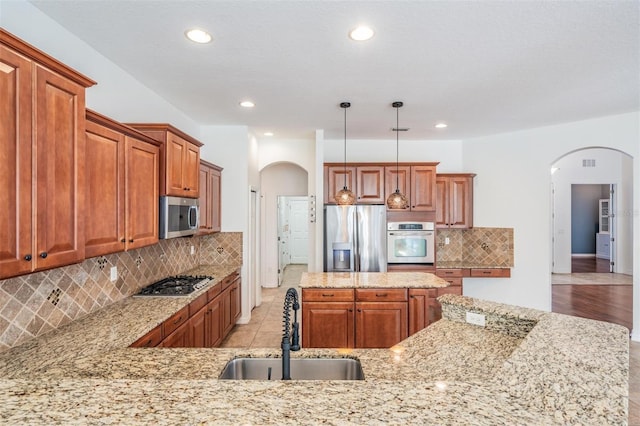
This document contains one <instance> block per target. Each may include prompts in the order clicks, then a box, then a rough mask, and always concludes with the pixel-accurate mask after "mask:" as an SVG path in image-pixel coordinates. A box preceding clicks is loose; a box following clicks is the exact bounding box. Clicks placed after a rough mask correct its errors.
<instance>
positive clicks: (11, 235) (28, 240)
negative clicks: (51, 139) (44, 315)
mask: <svg viewBox="0 0 640 426" xmlns="http://www.w3.org/2000/svg"><path fill="white" fill-rule="evenodd" d="M31 70H32V68H31V61H29V60H27V59H25V58H24V57H23V56H21V55H18V54H17V53H15V52H13V51H12V50H9V49H7V48H6V47H4V46H1V45H0V111H2V125H0V170H2V172H1V173H0V205H2V206H4V208H2V209H0V235H2V238H0V278H3V277H10V276H14V275H19V274H24V273H27V272H30V271H31V269H32V265H33V260H32V259H33V256H34V253H33V251H32V227H31V219H32V217H33V210H32V200H31V183H32V176H31V175H32V173H31V171H32V169H31V152H32V149H31V143H32V141H31V136H32V130H31V129H32V128H31V122H32V111H31V105H32V104H31V99H32V92H31ZM9 207H11V208H9Z"/></svg>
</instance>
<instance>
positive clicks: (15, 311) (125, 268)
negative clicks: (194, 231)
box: [0, 232, 242, 351]
mask: <svg viewBox="0 0 640 426" xmlns="http://www.w3.org/2000/svg"><path fill="white" fill-rule="evenodd" d="M191 246H193V247H194V254H191ZM201 264H205V265H229V264H233V265H241V264H242V233H241V232H221V233H217V234H213V235H207V236H202V237H190V238H174V239H169V240H160V241H159V242H158V243H157V244H154V245H152V246H147V247H142V248H140V249H137V250H131V251H127V252H120V253H113V254H109V255H106V256H98V257H93V258H90V259H85V260H84V261H83V262H81V263H77V264H74V265H68V266H63V267H60V268H55V269H49V270H46V271H40V272H35V273H32V274H28V275H22V276H19V277H14V278H9V279H6V280H0V351H3V350H6V349H8V348H11V347H14V346H17V345H19V344H21V343H23V342H25V341H27V340H30V339H33V338H34V337H37V336H40V335H42V334H44V333H46V332H48V331H51V330H55V329H57V328H60V327H62V326H63V325H65V324H69V323H70V322H72V321H75V320H78V319H80V318H82V317H84V316H86V315H88V314H90V313H92V312H95V311H97V310H99V309H102V308H104V307H106V306H108V305H111V304H113V303H115V302H117V301H119V300H121V299H124V298H126V297H129V296H131V295H132V294H135V293H136V292H137V291H138V290H139V289H140V288H142V287H144V286H146V285H148V284H150V283H152V282H154V281H157V280H159V279H161V278H164V277H166V276H169V275H176V274H179V273H181V272H183V271H187V270H189V269H193V268H195V267H197V266H198V265H201ZM113 266H117V267H118V278H117V280H116V281H113V282H112V281H111V279H110V272H111V267H113Z"/></svg>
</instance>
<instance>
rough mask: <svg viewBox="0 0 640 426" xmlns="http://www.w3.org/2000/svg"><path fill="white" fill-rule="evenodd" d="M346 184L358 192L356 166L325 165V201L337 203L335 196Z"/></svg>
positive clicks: (326, 202)
mask: <svg viewBox="0 0 640 426" xmlns="http://www.w3.org/2000/svg"><path fill="white" fill-rule="evenodd" d="M345 185H346V187H347V188H349V189H350V190H351V191H352V192H353V193H354V194H355V192H356V168H355V167H352V166H346V167H345V166H344V165H342V166H337V165H330V166H325V167H324V202H325V204H335V203H336V200H335V196H336V194H337V193H338V192H340V191H341V190H342V188H344V187H345Z"/></svg>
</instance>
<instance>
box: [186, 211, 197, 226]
mask: <svg viewBox="0 0 640 426" xmlns="http://www.w3.org/2000/svg"><path fill="white" fill-rule="evenodd" d="M191 212H195V215H194V217H195V223H191ZM198 216H199V212H198V206H189V213H188V215H187V220H188V221H189V229H196V228H197V227H198V222H199V218H198Z"/></svg>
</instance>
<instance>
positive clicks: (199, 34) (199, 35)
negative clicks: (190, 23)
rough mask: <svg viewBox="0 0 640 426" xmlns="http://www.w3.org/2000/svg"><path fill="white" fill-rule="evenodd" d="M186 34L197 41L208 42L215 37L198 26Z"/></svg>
mask: <svg viewBox="0 0 640 426" xmlns="http://www.w3.org/2000/svg"><path fill="white" fill-rule="evenodd" d="M184 35H185V36H186V37H187V38H188V39H189V40H191V41H193V42H195V43H201V44H206V43H210V42H211V40H213V38H212V37H211V34H209V33H208V32H206V31H205V30H200V29H198V28H193V29H190V30H187V31H185V32H184Z"/></svg>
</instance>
